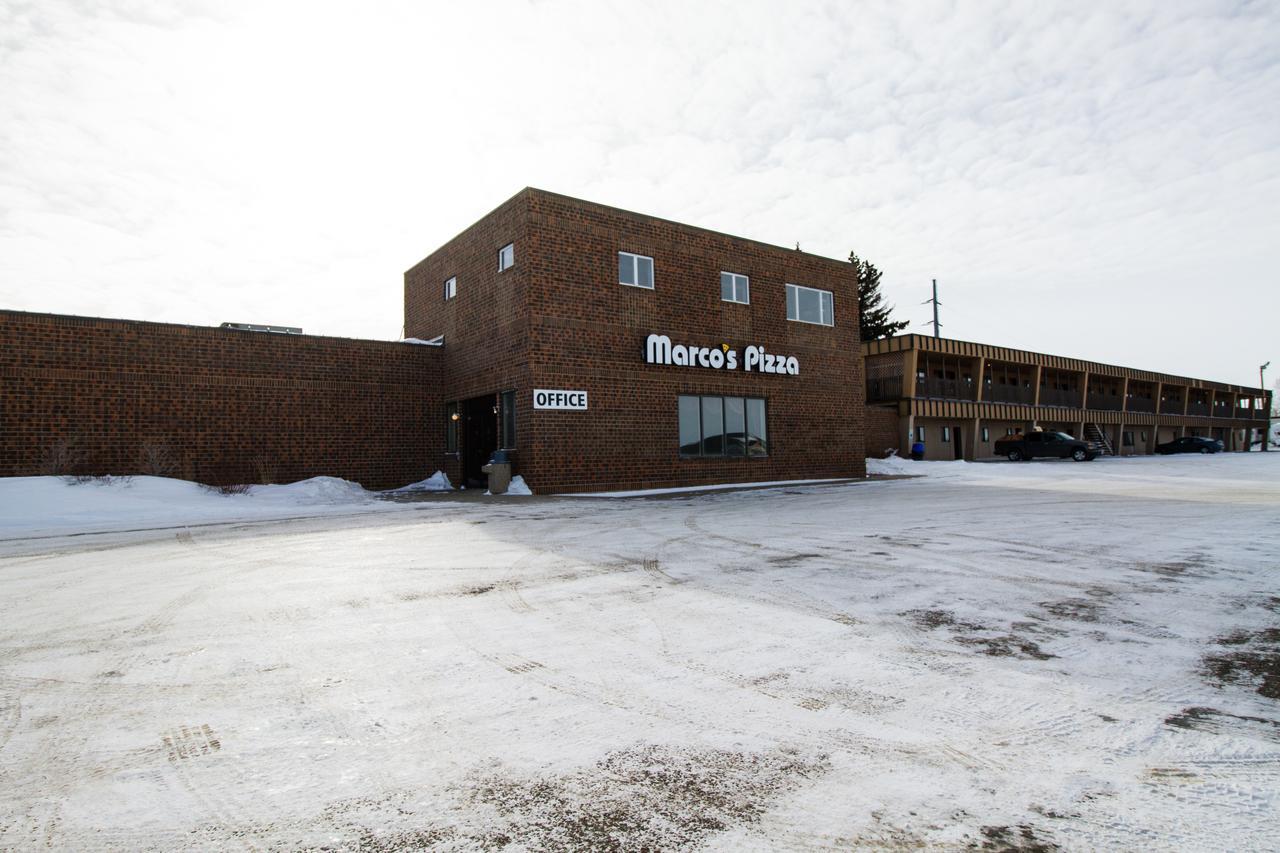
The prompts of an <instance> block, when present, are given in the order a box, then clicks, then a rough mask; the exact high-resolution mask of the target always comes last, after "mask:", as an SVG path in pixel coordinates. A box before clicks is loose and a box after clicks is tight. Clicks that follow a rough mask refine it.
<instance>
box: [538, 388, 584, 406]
mask: <svg viewBox="0 0 1280 853" xmlns="http://www.w3.org/2000/svg"><path fill="white" fill-rule="evenodd" d="M533 407H534V408H535V409H564V410H567V411H570V412H585V411H586V410H587V392H586V391H563V390H561V391H553V390H549V389H546V388H537V389H535V390H534V392H533Z"/></svg>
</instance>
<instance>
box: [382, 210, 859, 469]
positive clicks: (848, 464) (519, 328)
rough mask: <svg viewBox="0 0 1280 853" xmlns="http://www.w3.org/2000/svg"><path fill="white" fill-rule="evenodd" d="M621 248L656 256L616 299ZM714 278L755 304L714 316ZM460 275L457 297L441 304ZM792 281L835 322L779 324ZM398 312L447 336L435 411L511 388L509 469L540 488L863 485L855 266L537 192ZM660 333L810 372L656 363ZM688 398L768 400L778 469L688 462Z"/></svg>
mask: <svg viewBox="0 0 1280 853" xmlns="http://www.w3.org/2000/svg"><path fill="white" fill-rule="evenodd" d="M513 239H514V241H515V244H516V266H515V269H514V270H510V271H507V272H504V273H501V274H499V273H497V272H496V255H497V250H498V248H500V247H501V246H502V245H503V244H505V243H506V242H509V241H511V240H513ZM619 250H623V251H631V252H636V253H638V254H643V255H649V256H651V257H653V258H654V267H655V274H654V275H655V287H654V290H652V291H650V290H643V289H638V288H632V287H625V286H623V285H620V284H618V278H617V252H618V251H619ZM721 270H725V271H729V272H736V273H740V274H744V275H747V276H749V277H750V280H751V304H750V305H738V304H734V303H727V302H722V301H721V299H720V271H721ZM513 273H514V275H513ZM450 275H458V297H457V298H456V299H455V300H451V302H449V303H445V302H444V301H443V282H444V280H445V279H446V278H448V277H449V276H450ZM788 282H790V283H795V284H803V285H808V286H812V287H816V288H821V289H824V290H831V291H832V292H833V293H834V298H835V314H836V325H835V326H834V327H823V326H814V325H808V324H804V323H796V322H789V321H787V319H786V304H785V289H784V285H785V284H786V283H788ZM405 312H406V326H405V327H406V334H409V335H414V336H419V337H432V336H435V335H438V334H444V335H445V348H444V364H445V365H446V368H445V371H444V376H445V378H444V380H443V385H442V400H458V399H463V398H465V397H468V396H474V395H477V394H482V393H493V392H497V391H500V390H503V389H516V390H517V392H518V394H517V399H518V401H519V404H518V410H517V421H518V426H517V431H518V440H517V446H518V450H517V454H516V471H517V472H518V473H521V474H523V475H524V476H525V478H526V479H527V480H528V481H529V484H530V485H531V486H532V487H533V489H534V490H535V491H539V492H565V491H579V490H604V489H628V488H653V487H664V486H681V485H695V484H710V483H728V482H747V481H764V480H789V479H811V478H813V479H816V478H830V477H857V476H862V474H863V473H864V468H865V465H864V462H863V452H862V451H863V406H864V403H863V399H862V394H861V389H862V385H863V381H862V358H861V351H860V347H859V342H858V317H857V299H856V283H855V280H854V276H853V271H852V268H851V267H850V265H849V264H847V263H844V262H840V261H833V260H830V259H827V258H819V257H816V256H813V255H808V254H805V253H803V252H796V251H792V250H789V249H783V248H780V247H776V246H768V245H765V244H761V243H757V242H754V241H750V240H744V239H740V238H736V237H731V236H728V235H724V234H718V233H715V232H711V231H706V230H703V229H699V228H693V227H689V226H685V225H680V224H677V223H673V222H668V221H664V220H659V219H654V218H652V217H648V216H642V215H639V214H634V213H628V212H626V211H621V210H617V209H615V208H609V207H604V206H602V205H596V204H591V203H589V202H583V201H579V200H576V199H570V198H567V197H564V196H559V195H555V194H552V193H546V192H543V191H539V190H532V189H528V190H524V191H522V192H521V193H519V194H517V195H516V196H515V197H514V198H512V199H511V200H509V201H508V202H507V203H505V204H504V205H502V206H501V207H499V208H498V209H497V210H496V211H494V213H492V214H490V216H488V217H486V218H485V219H483V220H481V221H480V222H479V223H477V224H476V225H474V226H472V227H471V228H469V229H468V230H467V231H465V232H463V233H462V234H461V235H459V236H458V237H457V238H455V240H454V241H452V242H451V243H449V244H448V245H446V246H445V247H443V248H441V249H440V250H438V251H437V252H435V253H433V254H432V255H431V256H429V257H428V258H426V259H425V260H424V261H423V262H422V263H420V264H418V265H416V266H415V267H413V268H412V269H411V270H409V272H408V273H406V275H405ZM650 332H657V333H662V334H667V335H670V336H671V337H672V339H673V341H675V342H677V343H688V344H695V345H699V346H718V345H720V344H721V343H727V344H729V345H730V346H731V347H733V348H734V349H736V350H738V352H739V354H740V355H741V353H742V351H743V350H744V348H745V347H746V346H747V345H749V344H756V345H763V346H764V347H765V348H766V350H768V351H769V352H773V353H778V354H785V355H794V356H796V357H798V358H799V360H800V365H801V375H800V376H778V375H768V374H757V373H745V372H743V371H741V370H737V371H725V370H712V369H707V368H683V367H663V366H651V365H647V364H645V363H644V354H643V346H644V340H645V337H646V336H647V335H648V334H649V333H650ZM534 388H553V389H554V388H566V389H584V390H586V391H587V392H588V394H589V400H590V409H589V410H588V411H587V412H554V411H538V412H534V411H533V410H532V390H533V389H534ZM680 394H724V395H738V396H759V397H764V398H766V400H767V401H768V403H767V404H768V431H769V438H770V442H771V453H770V455H769V457H768V458H767V459H717V460H689V459H680V458H679V457H678V453H677V445H678V428H677V409H676V398H677V396H678V395H680ZM445 461H446V463H447V464H446V465H442V466H441V467H445V469H446V470H447V471H449V472H450V476H454V471H456V467H454V468H450V467H449V465H452V464H453V462H452V460H445Z"/></svg>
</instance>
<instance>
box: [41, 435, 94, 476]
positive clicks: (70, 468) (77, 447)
mask: <svg viewBox="0 0 1280 853" xmlns="http://www.w3.org/2000/svg"><path fill="white" fill-rule="evenodd" d="M86 456H87V454H86V453H85V451H84V447H82V446H81V443H80V439H79V438H75V437H63V438H59V439H55V440H54V442H53V444H51V445H49V447H48V449H47V450H45V453H44V459H43V460H41V464H40V473H42V474H46V475H49V476H54V477H62V476H76V475H83V474H84V467H85V458H86Z"/></svg>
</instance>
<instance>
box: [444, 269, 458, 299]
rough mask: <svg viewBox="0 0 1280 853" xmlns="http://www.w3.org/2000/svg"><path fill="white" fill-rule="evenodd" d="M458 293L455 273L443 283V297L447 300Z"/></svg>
mask: <svg viewBox="0 0 1280 853" xmlns="http://www.w3.org/2000/svg"><path fill="white" fill-rule="evenodd" d="M457 295H458V277H457V276H456V275H455V276H453V277H451V278H450V279H449V280H448V281H446V282H445V283H444V299H445V301H446V302H448V301H449V300H450V299H452V298H453V297H455V296H457Z"/></svg>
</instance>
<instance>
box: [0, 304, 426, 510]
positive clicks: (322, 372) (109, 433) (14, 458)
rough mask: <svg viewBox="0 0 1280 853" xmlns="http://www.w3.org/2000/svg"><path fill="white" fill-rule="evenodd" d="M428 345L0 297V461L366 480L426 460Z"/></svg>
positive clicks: (224, 478)
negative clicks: (156, 465) (30, 306)
mask: <svg viewBox="0 0 1280 853" xmlns="http://www.w3.org/2000/svg"><path fill="white" fill-rule="evenodd" d="M439 355H440V352H439V350H438V349H437V348H435V347H425V346H414V345H411V344H402V343H390V342H379V341H360V340H350V339H346V338H324V337H315V336H309V335H296V336H295V335H280V334H267V333H261V332H246V331H238V330H231V329H220V328H211V327H203V326H180V325H172V324H164V323H144V322H132V321H127V320H103V319H95V318H85V317H66V316H56V315H48V314H28V313H23V312H16V311H0V379H3V383H4V393H3V405H2V406H0V476H21V475H29V474H39V473H46V470H45V469H46V464H45V463H46V460H47V459H48V456H49V454H50V452H51V451H53V450H55V449H56V448H58V447H63V448H67V449H69V451H70V455H71V456H72V457H73V458H74V460H75V467H76V469H77V470H78V471H79V472H80V473H86V474H130V473H145V472H146V468H145V466H143V465H142V463H141V460H140V456H141V455H142V454H143V452H144V445H145V446H147V447H150V448H161V449H164V450H166V452H167V455H168V456H169V457H170V458H171V459H172V460H173V461H174V465H175V469H174V470H173V471H172V472H171V473H172V476H178V477H183V478H185V479H191V480H197V481H200V482H205V483H211V484H219V485H221V484H230V483H254V482H261V481H263V480H264V479H266V480H270V481H273V482H291V481H294V480H300V479H304V478H307V477H312V476H316V475H321V474H327V475H331V476H335V477H343V478H346V479H349V480H355V481H357V482H359V483H361V484H362V485H364V486H365V487H367V488H374V489H380V488H389V487H393V486H399V485H404V484H406V483H410V482H413V481H415V480H420V479H422V478H424V477H426V476H428V475H429V474H430V473H431V471H432V470H434V469H433V468H431V467H430V466H431V464H432V462H433V461H434V460H435V458H436V457H438V455H439V448H438V443H439V441H440V429H439V424H440V422H441V417H442V416H441V414H440V408H439V402H438V398H436V397H435V396H433V394H434V392H435V388H436V383H435V381H434V380H435V376H436V372H437V370H438V364H437V360H438V358H439Z"/></svg>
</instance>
